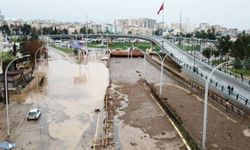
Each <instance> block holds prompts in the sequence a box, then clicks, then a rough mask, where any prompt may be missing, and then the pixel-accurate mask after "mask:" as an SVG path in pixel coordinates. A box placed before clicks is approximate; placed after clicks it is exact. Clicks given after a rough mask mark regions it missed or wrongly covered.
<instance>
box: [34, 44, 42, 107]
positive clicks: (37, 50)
mask: <svg viewBox="0 0 250 150" xmlns="http://www.w3.org/2000/svg"><path fill="white" fill-rule="evenodd" d="M43 47H44V46H41V47H40V48H38V49H37V50H36V52H35V69H36V92H37V93H38V77H37V72H38V67H37V63H36V59H37V57H36V55H37V53H38V52H39V51H40V50H41V49H43ZM38 102H39V101H38ZM38 108H39V103H38Z"/></svg>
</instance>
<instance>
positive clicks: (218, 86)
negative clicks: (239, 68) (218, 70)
mask: <svg viewBox="0 0 250 150" xmlns="http://www.w3.org/2000/svg"><path fill="white" fill-rule="evenodd" d="M183 66H184V67H185V68H186V69H187V70H188V71H189V72H192V73H193V74H195V75H196V76H197V77H199V78H201V79H202V80H204V81H206V80H207V78H208V76H206V75H204V74H202V73H201V72H199V71H194V70H193V66H191V65H189V64H184V65H183ZM209 82H210V85H211V86H213V87H215V88H216V89H217V90H218V91H219V92H222V93H223V94H226V95H228V96H229V97H230V98H231V99H232V100H234V101H236V102H238V103H240V104H241V105H242V106H245V107H246V108H248V109H249V107H250V103H249V100H248V99H247V98H246V97H244V96H242V95H240V94H239V93H237V92H235V91H234V89H233V88H232V87H225V86H224V85H222V84H221V83H220V82H218V81H216V80H214V79H210V81H209Z"/></svg>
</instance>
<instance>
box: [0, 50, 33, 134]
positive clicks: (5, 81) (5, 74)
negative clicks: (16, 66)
mask: <svg viewBox="0 0 250 150" xmlns="http://www.w3.org/2000/svg"><path fill="white" fill-rule="evenodd" d="M29 56H30V55H25V56H22V57H18V58H15V59H14V60H12V61H11V62H10V63H9V64H8V65H7V67H6V69H5V72H4V79H5V80H4V86H5V89H6V90H5V102H6V121H7V135H8V136H9V135H10V126H9V101H8V89H7V80H8V78H7V72H8V69H9V67H10V65H11V64H12V63H13V62H14V61H16V60H18V59H22V58H25V57H29Z"/></svg>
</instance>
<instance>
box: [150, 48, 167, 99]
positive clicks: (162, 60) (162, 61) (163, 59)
mask: <svg viewBox="0 0 250 150" xmlns="http://www.w3.org/2000/svg"><path fill="white" fill-rule="evenodd" d="M153 53H154V54H156V55H158V56H159V58H160V59H161V75H160V97H161V94H162V79H163V64H164V61H165V59H166V58H167V56H168V54H166V55H165V56H164V57H163V58H162V57H161V55H159V54H158V53H156V52H153Z"/></svg>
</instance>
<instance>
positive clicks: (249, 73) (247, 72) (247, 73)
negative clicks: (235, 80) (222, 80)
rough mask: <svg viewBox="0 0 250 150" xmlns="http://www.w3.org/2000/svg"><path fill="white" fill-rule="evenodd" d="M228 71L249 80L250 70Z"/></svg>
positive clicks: (231, 69)
mask: <svg viewBox="0 0 250 150" xmlns="http://www.w3.org/2000/svg"><path fill="white" fill-rule="evenodd" d="M229 70H230V71H232V72H233V73H236V74H239V75H240V74H243V75H244V76H245V77H247V78H250V70H247V69H235V68H230V69H229Z"/></svg>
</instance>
